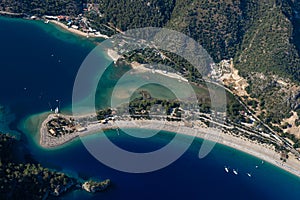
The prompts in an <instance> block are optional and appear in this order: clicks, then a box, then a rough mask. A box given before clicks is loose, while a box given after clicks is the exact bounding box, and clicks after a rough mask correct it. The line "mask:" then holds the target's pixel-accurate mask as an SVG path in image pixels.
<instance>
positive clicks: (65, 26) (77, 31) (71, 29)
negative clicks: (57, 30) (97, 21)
mask: <svg viewBox="0 0 300 200" xmlns="http://www.w3.org/2000/svg"><path fill="white" fill-rule="evenodd" d="M49 22H50V23H53V24H55V25H57V26H59V27H61V28H63V29H64V30H67V31H69V32H71V33H74V34H76V35H80V36H83V37H94V38H97V37H98V38H104V39H108V38H109V36H107V35H104V34H101V33H99V34H94V33H93V34H92V33H86V32H83V31H80V30H77V29H74V28H71V27H68V26H67V25H65V24H64V23H62V22H59V21H57V20H49Z"/></svg>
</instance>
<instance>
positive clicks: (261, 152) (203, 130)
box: [40, 114, 300, 177]
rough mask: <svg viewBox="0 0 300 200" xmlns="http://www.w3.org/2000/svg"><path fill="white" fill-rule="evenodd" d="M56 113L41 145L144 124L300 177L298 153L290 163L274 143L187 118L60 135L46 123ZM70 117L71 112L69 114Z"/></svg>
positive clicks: (42, 132) (100, 126) (135, 122)
mask: <svg viewBox="0 0 300 200" xmlns="http://www.w3.org/2000/svg"><path fill="white" fill-rule="evenodd" d="M53 117H54V115H53V114H50V115H49V116H48V117H47V119H46V120H44V122H43V123H42V125H41V127H40V145H41V146H43V147H44V148H52V147H58V146H61V145H63V144H65V143H67V142H70V141H72V140H73V139H75V138H77V137H83V136H87V135H90V134H95V133H99V132H100V133H101V130H109V129H128V128H142V129H150V130H164V131H168V132H175V133H179V134H184V135H189V136H195V137H198V138H202V139H208V140H210V141H214V142H217V143H220V144H223V145H226V146H229V147H232V148H234V149H237V150H240V151H243V152H246V153H248V154H251V155H253V156H255V157H258V158H260V159H262V160H264V161H267V162H269V163H271V164H273V165H275V166H277V167H280V168H282V169H284V170H286V171H288V172H290V173H292V174H294V175H296V176H298V177H300V161H299V160H297V158H295V157H291V156H290V158H289V159H288V160H287V162H286V163H283V162H282V161H281V160H280V154H279V153H277V152H275V150H274V147H272V146H269V145H267V144H259V143H257V142H253V141H251V140H249V139H247V138H244V137H241V136H239V137H237V136H235V135H232V134H230V133H221V136H219V131H216V129H212V128H207V127H202V126H197V125H194V126H193V127H187V126H185V125H184V123H183V122H167V121H158V120H120V121H115V122H113V121H109V122H108V123H107V124H100V123H97V124H90V125H88V126H87V127H86V130H84V131H82V132H74V133H72V134H69V135H67V136H62V137H60V138H55V137H51V136H49V134H48V131H47V128H46V123H47V121H49V120H51V119H52V118H53ZM65 117H70V116H65Z"/></svg>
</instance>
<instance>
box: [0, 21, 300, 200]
mask: <svg viewBox="0 0 300 200" xmlns="http://www.w3.org/2000/svg"><path fill="white" fill-rule="evenodd" d="M0 31H1V32H0V33H1V37H0V44H1V53H0V74H1V78H0V89H1V98H0V105H2V106H4V107H5V108H7V109H8V108H9V109H8V110H9V113H11V115H12V116H14V117H12V118H9V119H7V120H2V123H8V125H9V128H10V129H13V130H14V131H17V132H19V133H20V134H21V136H22V137H21V138H22V140H23V141H24V143H26V145H27V147H28V149H29V151H30V153H31V154H32V156H33V158H35V159H36V160H38V161H39V162H41V163H42V164H43V165H44V166H46V167H50V168H53V169H56V170H61V171H64V172H66V173H68V174H70V175H73V176H80V177H85V178H89V177H96V178H98V179H106V178H110V179H111V180H112V183H113V184H112V187H110V188H109V189H108V190H107V191H105V192H101V193H97V194H88V193H86V192H84V191H76V192H72V193H70V194H68V195H65V196H63V197H61V199H114V200H115V199H133V200H134V199H298V198H299V196H300V179H299V178H298V177H295V176H293V175H291V174H289V173H287V172H285V171H283V170H281V169H279V168H276V167H274V166H272V165H271V164H268V163H266V162H265V163H264V164H262V163H261V160H260V159H257V158H255V157H253V156H250V155H248V154H245V153H242V152H239V151H237V150H234V149H231V148H229V147H226V146H223V145H216V146H215V148H214V149H213V151H212V152H211V153H210V154H209V155H208V156H207V157H205V158H204V159H199V158H198V151H199V148H200V146H201V143H202V140H201V139H196V140H195V141H194V142H193V144H192V145H191V147H190V148H189V150H188V151H187V152H186V153H185V154H184V155H183V156H182V157H181V158H180V159H179V160H177V161H176V162H174V163H173V164H171V165H170V166H168V167H166V168H164V169H161V170H159V171H156V172H151V173H146V174H129V173H124V172H119V171H116V170H114V169H111V168H109V167H107V166H105V165H103V164H102V163H100V162H99V161H98V160H96V159H95V158H94V157H93V156H92V155H91V154H90V153H89V152H88V151H87V150H86V148H85V147H84V145H83V144H82V142H81V141H80V140H79V139H77V140H75V141H74V142H72V143H70V144H67V145H65V146H63V147H61V148H58V149H54V150H45V149H43V148H41V147H39V146H38V145H37V144H36V133H37V126H38V123H39V121H38V120H39V119H40V118H39V115H35V114H38V113H42V112H46V111H49V110H50V107H55V106H56V105H57V102H56V99H58V100H59V101H60V102H61V107H62V108H64V109H65V110H66V112H68V111H69V105H70V103H71V97H72V87H73V82H74V80H75V76H76V73H77V70H78V68H79V67H80V64H81V62H82V61H83V59H84V58H85V56H86V55H87V54H88V53H89V52H90V50H91V49H92V48H93V47H94V44H93V43H92V42H90V41H89V40H87V39H86V38H80V37H77V36H74V35H72V34H69V33H66V32H65V31H62V30H60V29H59V28H56V27H55V26H53V25H50V24H44V23H43V22H38V21H26V20H20V19H9V18H2V17H1V18H0ZM117 70H120V69H114V68H113V69H112V70H111V71H110V72H109V73H108V75H107V80H106V84H105V86H104V88H101V89H102V90H101V92H102V93H101V94H99V98H98V102H99V103H100V104H103V105H104V104H105V103H106V99H105V97H106V96H107V94H109V91H110V87H111V85H113V83H114V80H113V76H112V75H111V74H113V73H114V72H115V71H117ZM0 127H1V126H0ZM136 131H141V132H147V130H136ZM106 134H107V136H108V137H109V138H110V139H111V140H112V141H113V142H114V143H116V144H118V145H119V146H121V147H122V148H124V149H130V150H132V151H135V152H141V151H149V150H153V149H156V148H159V147H161V146H163V145H165V144H166V143H168V142H169V140H170V138H171V136H172V133H167V132H162V133H161V134H159V135H157V136H155V137H152V138H149V139H145V140H140V139H139V140H137V139H134V138H132V137H130V136H128V135H126V134H123V133H122V132H121V134H120V135H118V134H117V133H116V132H115V131H113V130H112V131H108V132H107V133H106ZM101 137H104V136H103V135H99V134H98V135H97V134H96V135H91V136H88V137H86V138H85V139H86V140H97V139H101ZM183 142H184V141H183ZM225 165H226V166H230V167H231V168H235V169H238V170H239V175H238V176H236V175H234V174H233V173H228V174H227V173H226V172H225V171H224V166H225ZM256 165H258V166H259V168H258V169H256V168H255V166H256ZM247 172H250V173H252V178H249V177H248V176H247V175H246V173H247Z"/></svg>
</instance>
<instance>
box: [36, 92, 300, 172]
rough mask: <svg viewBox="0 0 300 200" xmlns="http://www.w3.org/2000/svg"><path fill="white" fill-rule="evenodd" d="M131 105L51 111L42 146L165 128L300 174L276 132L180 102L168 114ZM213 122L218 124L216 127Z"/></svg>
mask: <svg viewBox="0 0 300 200" xmlns="http://www.w3.org/2000/svg"><path fill="white" fill-rule="evenodd" d="M141 94H142V96H143V97H144V98H145V99H144V103H145V101H146V102H147V101H149V102H150V101H151V102H152V103H154V104H156V103H157V102H159V101H160V100H158V99H155V98H152V97H151V96H149V94H147V93H146V92H145V91H141ZM146 99H148V100H146ZM139 100H140V99H139ZM146 104H147V103H146ZM133 105H135V106H133ZM129 107H130V108H131V109H130V112H129V113H127V114H125V113H122V112H121V111H120V110H122V109H120V108H114V109H110V108H108V109H105V110H100V111H98V112H97V113H96V114H89V115H82V116H69V115H63V114H58V113H57V114H50V115H49V116H48V117H47V118H46V119H45V120H44V121H43V123H42V124H41V127H40V145H41V146H43V147H45V148H53V147H58V146H60V145H63V144H65V143H67V142H70V141H72V140H73V139H75V138H77V137H84V136H87V135H89V134H95V133H100V132H102V131H103V130H104V131H105V130H109V129H117V130H119V129H128V128H142V129H152V130H163V131H168V132H175V133H178V134H184V135H187V136H195V137H199V138H203V139H208V140H211V141H214V142H217V143H220V144H223V145H226V146H229V147H232V148H234V149H238V150H240V151H243V152H246V153H248V154H251V155H254V156H256V157H258V158H261V159H263V160H265V161H267V162H269V163H272V164H273V165H276V166H278V167H280V168H282V169H284V170H286V171H289V172H290V173H293V174H295V175H297V176H299V177H300V158H299V156H298V152H295V151H294V150H293V149H289V148H288V147H287V146H286V145H285V143H284V140H282V139H281V138H280V137H278V136H276V135H271V134H266V133H264V132H259V131H255V130H253V129H250V128H249V127H247V126H240V125H237V124H234V123H228V122H225V123H222V121H221V120H219V121H217V120H216V119H213V118H212V116H211V114H209V113H203V112H200V111H197V110H187V109H186V108H185V107H184V108H182V107H180V105H179V104H178V103H177V102H168V103H166V102H165V107H166V108H167V110H169V112H167V114H166V115H162V114H161V113H159V112H157V111H153V110H152V111H150V110H147V108H146V107H143V105H137V102H136V100H133V101H132V104H131V105H130V106H129ZM189 107H190V106H189ZM150 112H151V116H150ZM219 115H221V114H220V113H219ZM191 119H193V120H191ZM209 124H214V125H215V126H214V127H213V128H212V127H209ZM220 132H221V135H219V133H220Z"/></svg>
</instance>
